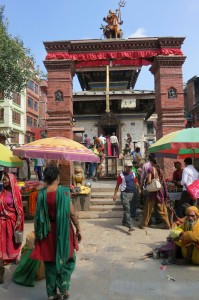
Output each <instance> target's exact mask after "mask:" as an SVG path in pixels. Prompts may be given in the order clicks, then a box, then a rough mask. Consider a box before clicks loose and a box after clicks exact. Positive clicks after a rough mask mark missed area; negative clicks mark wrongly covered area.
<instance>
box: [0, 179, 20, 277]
mask: <svg viewBox="0 0 199 300" xmlns="http://www.w3.org/2000/svg"><path fill="white" fill-rule="evenodd" d="M23 226H24V213H23V205H22V199H21V192H20V189H19V187H18V186H17V180H16V177H15V176H14V175H13V174H11V173H7V174H5V175H4V178H3V191H2V192H1V194H0V283H3V275H4V272H5V269H4V265H5V264H8V263H11V262H16V261H17V260H18V256H19V253H20V249H21V243H17V244H16V243H15V239H14V230H15V229H19V230H21V231H23Z"/></svg>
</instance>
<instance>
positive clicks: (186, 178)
mask: <svg viewBox="0 0 199 300" xmlns="http://www.w3.org/2000/svg"><path fill="white" fill-rule="evenodd" d="M184 164H185V168H184V169H183V172H182V180H181V185H182V186H183V191H182V195H181V198H180V200H179V203H178V204H179V205H178V210H179V213H178V216H179V217H181V218H182V217H184V215H183V213H182V208H183V207H182V206H183V204H185V203H188V204H190V205H191V206H193V205H195V206H196V201H194V200H192V199H191V197H190V195H189V193H188V191H187V189H186V186H189V185H190V184H191V183H192V182H193V181H195V180H197V179H199V173H198V171H197V170H196V169H195V168H194V166H193V165H192V158H191V157H187V158H185V159H184Z"/></svg>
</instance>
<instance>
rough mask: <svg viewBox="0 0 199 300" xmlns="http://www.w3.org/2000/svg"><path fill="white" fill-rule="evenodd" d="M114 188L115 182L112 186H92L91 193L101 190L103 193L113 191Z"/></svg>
mask: <svg viewBox="0 0 199 300" xmlns="http://www.w3.org/2000/svg"><path fill="white" fill-rule="evenodd" d="M114 190H115V184H114V185H113V186H109V187H107V186H103V187H92V188H91V193H102V191H103V192H104V193H105V192H107V193H111V192H112V193H113V192H114Z"/></svg>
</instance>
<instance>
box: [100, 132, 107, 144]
mask: <svg viewBox="0 0 199 300" xmlns="http://www.w3.org/2000/svg"><path fill="white" fill-rule="evenodd" d="M99 139H100V141H101V142H102V144H103V145H104V144H105V143H106V138H105V136H103V134H100V136H99Z"/></svg>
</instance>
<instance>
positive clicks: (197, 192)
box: [186, 180, 199, 200]
mask: <svg viewBox="0 0 199 300" xmlns="http://www.w3.org/2000/svg"><path fill="white" fill-rule="evenodd" d="M186 189H187V191H188V193H189V195H190V197H191V199H192V200H197V199H198V198H199V180H195V181H194V182H192V183H191V184H190V185H188V186H187V185H186Z"/></svg>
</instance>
